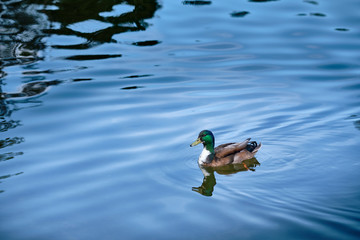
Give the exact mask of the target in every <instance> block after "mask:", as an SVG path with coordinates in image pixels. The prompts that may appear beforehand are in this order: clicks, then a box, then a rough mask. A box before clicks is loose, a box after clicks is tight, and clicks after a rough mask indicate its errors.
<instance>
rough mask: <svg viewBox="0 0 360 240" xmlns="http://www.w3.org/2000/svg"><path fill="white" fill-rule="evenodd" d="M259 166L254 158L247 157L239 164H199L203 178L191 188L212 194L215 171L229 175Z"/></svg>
mask: <svg viewBox="0 0 360 240" xmlns="http://www.w3.org/2000/svg"><path fill="white" fill-rule="evenodd" d="M257 166H260V163H259V162H258V160H257V159H256V158H252V159H248V160H245V161H243V162H242V163H239V164H229V165H226V166H222V167H205V166H201V165H199V168H200V170H201V171H202V173H203V174H204V179H203V182H202V184H201V186H200V187H193V188H192V190H193V191H195V192H198V193H200V194H202V195H204V196H212V194H213V191H214V187H215V185H216V178H215V174H214V173H215V172H216V173H218V174H221V175H230V174H235V173H237V172H243V171H255V168H256V167H257Z"/></svg>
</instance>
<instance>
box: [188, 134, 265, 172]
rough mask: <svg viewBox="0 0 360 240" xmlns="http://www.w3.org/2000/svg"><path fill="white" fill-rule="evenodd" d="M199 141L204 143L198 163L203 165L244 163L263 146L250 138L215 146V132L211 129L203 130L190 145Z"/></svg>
mask: <svg viewBox="0 0 360 240" xmlns="http://www.w3.org/2000/svg"><path fill="white" fill-rule="evenodd" d="M199 143H202V144H203V145H204V148H203V151H202V152H201V154H200V157H199V160H198V163H199V165H202V166H209V167H220V166H224V165H228V164H237V163H242V162H243V161H244V160H247V159H251V158H253V157H254V155H255V153H256V152H257V151H258V150H259V149H260V148H261V143H259V144H257V142H256V141H250V138H248V139H246V140H245V141H243V142H240V143H225V144H221V145H219V146H217V147H216V148H214V146H215V137H214V134H213V133H212V132H211V131H209V130H203V131H201V132H200V133H199V136H198V138H197V139H196V140H195V142H193V143H192V144H190V147H193V146H196V145H198V144H199Z"/></svg>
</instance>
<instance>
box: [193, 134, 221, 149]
mask: <svg viewBox="0 0 360 240" xmlns="http://www.w3.org/2000/svg"><path fill="white" fill-rule="evenodd" d="M199 143H202V144H203V145H204V147H206V149H207V150H209V151H210V152H214V145H215V138H214V134H213V133H212V132H211V131H209V130H202V131H201V132H200V133H199V136H198V138H197V139H196V140H195V142H193V143H192V144H190V147H193V146H196V145H198V144H199Z"/></svg>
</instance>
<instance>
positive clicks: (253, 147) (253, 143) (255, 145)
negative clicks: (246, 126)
mask: <svg viewBox="0 0 360 240" xmlns="http://www.w3.org/2000/svg"><path fill="white" fill-rule="evenodd" d="M260 148H261V143H259V144H258V143H257V142H256V141H250V142H248V144H247V145H246V150H248V151H249V152H251V153H254V154H255V153H256V152H257V151H259V149H260Z"/></svg>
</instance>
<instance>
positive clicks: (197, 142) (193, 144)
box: [190, 138, 201, 147]
mask: <svg viewBox="0 0 360 240" xmlns="http://www.w3.org/2000/svg"><path fill="white" fill-rule="evenodd" d="M199 143H201V140H200V138H198V139H196V140H195V142H193V143H192V144H190V147H193V146H196V145H198V144H199Z"/></svg>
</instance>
